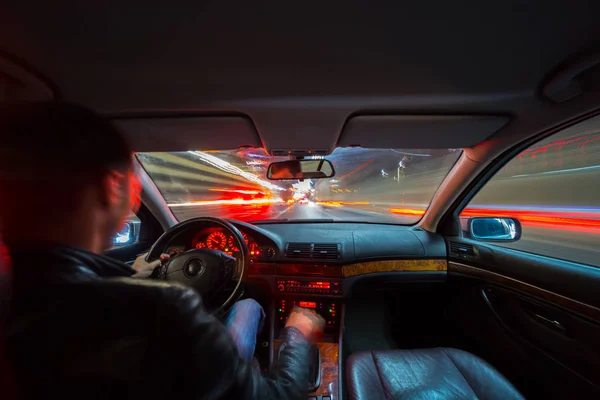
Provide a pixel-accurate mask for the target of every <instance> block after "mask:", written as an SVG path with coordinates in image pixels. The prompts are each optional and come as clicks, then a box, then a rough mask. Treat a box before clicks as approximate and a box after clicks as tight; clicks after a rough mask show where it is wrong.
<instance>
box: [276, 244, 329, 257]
mask: <svg viewBox="0 0 600 400" xmlns="http://www.w3.org/2000/svg"><path fill="white" fill-rule="evenodd" d="M340 247H341V245H339V244H336V243H288V244H287V245H286V247H285V256H286V257H287V258H306V259H313V260H337V259H338V258H340Z"/></svg>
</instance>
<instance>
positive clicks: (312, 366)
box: [277, 343, 321, 393]
mask: <svg viewBox="0 0 600 400" xmlns="http://www.w3.org/2000/svg"><path fill="white" fill-rule="evenodd" d="M285 346H286V344H285V343H281V345H280V346H279V350H278V352H277V358H279V354H281V350H283V349H284V348H285ZM307 384H308V392H309V393H310V392H314V391H315V390H317V389H318V388H319V385H320V384H321V351H320V350H319V346H318V345H317V344H312V345H311V346H310V355H309V364H308V382H307Z"/></svg>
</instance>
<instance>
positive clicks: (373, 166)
mask: <svg viewBox="0 0 600 400" xmlns="http://www.w3.org/2000/svg"><path fill="white" fill-rule="evenodd" d="M460 153H461V150H457V149H436V150H399V149H365V148H337V149H335V151H334V152H333V153H332V154H331V155H329V156H327V157H325V158H327V159H328V160H330V161H331V163H332V164H333V165H334V168H335V176H334V177H332V178H329V179H312V180H305V181H298V180H291V181H271V180H268V179H267V178H266V172H267V168H268V166H269V163H271V162H273V161H283V160H286V159H288V158H287V157H272V156H270V155H268V154H267V153H266V152H265V151H264V150H263V149H256V148H252V149H238V150H228V151H188V152H178V153H138V154H137V157H138V159H139V160H140V162H141V163H142V165H143V166H144V168H145V169H146V171H147V172H148V174H149V175H150V177H151V178H152V179H153V181H154V183H155V184H156V186H157V187H158V189H159V190H160V192H161V193H162V195H163V196H164V198H165V201H166V202H167V204H168V205H169V207H170V208H171V211H172V212H173V214H174V215H175V217H176V218H177V219H178V220H179V221H183V220H186V219H188V218H193V217H199V216H216V217H221V218H232V219H237V220H241V221H246V222H257V221H265V220H279V221H281V220H288V221H293V220H321V219H323V220H334V221H344V222H377V223H396V224H413V223H416V222H418V221H419V219H421V217H422V215H423V214H424V213H425V210H426V209H427V207H428V206H429V203H430V201H431V198H432V197H433V195H434V193H435V192H436V190H437V189H438V187H439V185H440V183H441V182H442V180H443V179H444V177H445V176H446V174H447V173H448V172H449V171H450V169H451V168H452V166H453V165H454V163H455V162H456V160H457V159H458V157H459V155H460ZM313 158H318V157H313Z"/></svg>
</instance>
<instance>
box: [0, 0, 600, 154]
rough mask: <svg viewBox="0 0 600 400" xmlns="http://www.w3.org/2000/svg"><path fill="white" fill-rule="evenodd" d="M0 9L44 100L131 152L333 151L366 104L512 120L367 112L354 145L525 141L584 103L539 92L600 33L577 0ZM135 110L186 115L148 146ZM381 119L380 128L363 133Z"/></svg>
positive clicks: (10, 47) (12, 53)
mask: <svg viewBox="0 0 600 400" xmlns="http://www.w3.org/2000/svg"><path fill="white" fill-rule="evenodd" d="M2 8H3V9H2V10H1V11H2V12H1V14H2V17H1V18H2V19H3V21H4V22H3V23H2V25H1V28H0V29H1V30H0V48H1V49H2V50H3V54H4V55H5V56H6V57H7V58H10V59H11V60H18V61H19V62H20V63H21V65H23V66H27V68H29V69H30V70H35V71H36V74H37V76H41V77H44V78H45V80H46V81H47V82H51V85H50V86H51V89H52V90H53V91H54V93H55V95H56V96H59V97H61V98H65V99H68V100H71V101H76V102H80V103H82V104H84V105H86V106H89V107H91V108H93V109H95V110H96V111H99V112H101V113H104V114H106V115H109V116H111V117H113V118H119V119H120V121H123V124H124V125H125V126H126V127H127V126H129V128H128V129H126V130H127V131H131V132H133V133H128V134H129V135H130V136H131V138H132V139H133V143H134V147H135V148H136V150H180V149H184V148H185V147H188V148H189V147H191V146H193V147H194V148H198V146H202V145H203V144H210V143H214V140H215V139H214V138H215V137H220V136H225V138H224V139H223V138H222V143H221V142H219V144H218V145H217V146H215V147H218V148H224V147H236V146H238V145H240V144H249V145H264V146H265V147H266V148H267V149H268V150H272V149H278V148H281V149H294V148H301V147H303V146H304V147H306V143H310V145H311V146H312V147H313V148H316V149H319V148H323V149H326V150H329V151H330V150H331V149H332V148H334V147H335V146H337V145H341V144H344V145H347V144H352V143H349V142H348V140H350V139H348V140H347V141H346V142H344V141H343V137H344V132H343V131H344V129H345V127H347V126H348V125H349V124H348V122H349V121H351V120H352V118H354V117H361V116H365V115H366V116H382V115H383V116H389V115H394V116H398V115H400V116H410V117H415V116H419V115H425V116H426V117H429V116H440V115H450V116H453V117H455V116H465V115H466V116H469V117H470V118H471V117H476V116H481V115H483V116H485V118H492V119H493V118H497V117H500V118H502V119H505V122H506V121H511V123H509V124H505V123H500V122H498V123H497V124H492V125H493V127H491V128H489V129H487V130H484V132H483V133H482V134H480V135H479V136H478V135H475V136H471V137H468V138H466V136H465V135H473V132H477V131H478V130H480V129H482V128H480V127H476V126H475V125H469V124H468V123H467V124H466V125H464V124H463V125H460V124H459V125H458V126H457V125H456V124H454V125H452V124H451V125H452V128H451V129H447V131H445V130H444V129H445V128H444V129H442V132H441V133H440V132H439V129H438V130H436V129H430V130H432V131H435V132H436V134H435V135H430V136H428V134H427V133H425V134H424V135H417V136H419V137H420V138H422V140H420V141H418V143H411V144H410V145H409V146H402V144H403V143H405V142H407V140H408V139H410V138H411V137H413V138H414V137H415V135H414V134H411V132H405V131H407V130H409V129H403V128H406V127H411V126H413V125H410V124H409V125H406V124H405V122H404V125H403V123H400V124H398V121H397V120H396V121H394V122H393V123H394V124H396V125H393V124H392V125H390V124H391V122H389V121H387V122H384V123H383V125H381V121H380V120H378V122H379V125H377V124H374V125H369V124H367V125H366V126H364V127H363V129H362V130H358V132H354V136H353V139H352V140H357V139H355V137H357V138H358V140H360V141H361V143H358V144H360V145H363V146H365V147H377V146H376V145H377V144H382V143H385V145H386V146H390V147H400V148H402V147H424V146H423V143H425V144H427V143H430V145H431V147H436V143H438V142H440V137H442V136H444V135H445V136H444V137H445V138H446V139H447V140H443V141H442V142H443V144H444V146H447V147H470V146H475V145H476V144H477V143H480V142H485V141H486V140H487V139H489V138H490V137H492V135H494V134H496V135H498V134H502V133H503V132H505V131H506V132H508V133H507V135H509V136H510V135H515V134H516V132H519V133H520V135H521V136H519V138H521V139H522V138H523V137H524V136H526V135H528V134H533V133H535V132H537V131H539V130H541V129H543V128H545V127H548V126H552V125H555V124H557V123H560V122H562V121H564V120H566V119H568V118H572V117H574V116H576V115H578V114H581V113H584V112H586V111H589V110H590V108H591V107H592V103H593V101H590V100H591V99H589V98H587V99H585V100H581V99H576V100H577V101H574V102H572V103H571V104H570V105H569V106H567V107H566V108H565V107H563V108H562V109H563V110H565V111H564V112H562V113H561V112H556V107H554V110H553V106H554V105H553V104H551V102H547V101H545V100H544V99H542V98H541V97H540V88H541V85H542V83H543V82H544V81H545V80H546V79H547V78H548V77H549V76H551V74H552V73H553V71H556V70H557V68H560V66H561V65H563V64H564V63H565V62H566V61H568V60H569V59H572V58H573V57H576V56H577V55H578V54H582V53H585V52H587V51H589V50H590V49H593V46H594V45H595V43H596V41H597V39H598V38H600V24H598V23H597V20H596V16H597V15H598V11H600V2H588V1H568V2H567V1H557V2H546V1H539V0H536V1H529V2H522V1H498V2H481V1H468V2H461V3H460V4H458V3H456V2H445V1H439V2H436V3H435V5H432V4H431V3H429V2H385V3H379V4H378V5H377V6H375V5H373V4H369V3H367V2H359V1H346V2H343V3H340V4H328V3H319V4H317V3H315V5H309V4H306V3H301V4H288V3H285V4H284V3H281V2H239V4H238V5H237V6H234V5H232V4H231V3H228V2H210V3H208V2H198V1H183V2H177V3H176V4H174V3H168V2H167V3H165V2H157V1H154V2H152V1H145V2H135V1H132V2H112V1H106V2H99V3H94V4H93V5H89V6H88V5H82V3H81V2H76V1H73V0H69V1H63V2H59V3H56V2H42V3H40V2H33V1H30V0H23V1H20V2H18V3H15V4H13V5H11V6H10V7H8V6H7V5H3V6H2ZM584 97H585V96H584ZM593 100H596V102H595V104H597V100H598V98H597V97H594V98H593ZM140 117H143V118H140ZM148 117H153V118H156V117H170V118H177V119H182V117H188V118H187V119H186V121H185V122H184V123H183V125H185V126H184V128H182V129H181V130H179V131H173V130H171V131H168V129H157V132H155V136H153V139H154V140H153V141H152V142H153V143H154V144H155V147H153V148H151V149H149V148H147V147H144V143H146V144H147V143H149V142H151V141H149V140H144V137H143V135H142V137H139V136H140V134H139V132H140V131H146V130H147V125H148V120H147V118H148ZM190 117H195V118H190ZM196 117H198V118H202V117H204V118H206V117H211V118H212V120H211V121H210V123H209V125H210V126H211V129H208V130H207V132H209V134H192V135H190V131H192V132H201V129H200V128H202V126H204V127H205V128H206V120H203V121H204V122H200V125H197V124H198V121H197V118H196ZM140 120H141V121H140ZM426 120H427V118H426ZM153 121H156V120H155V119H154V120H153ZM153 121H151V122H152V123H153ZM138 122H141V125H139V124H137V123H138ZM163 122H165V121H163ZM166 122H167V123H166V126H167V127H168V126H169V125H174V123H173V119H171V120H167V121H166ZM426 122H427V121H426ZM128 124H129V125H128ZM180 124H181V122H180ZM188 124H191V125H188ZM202 124H204V125H202ZM386 124H387V125H386ZM515 124H517V128H519V127H527V128H528V130H523V129H515V128H514V125H515ZM382 126H383V127H384V128H385V127H388V128H389V129H388V131H389V133H386V134H385V136H386V137H385V138H383V139H385V140H383V139H381V138H380V140H379V141H378V142H369V138H370V137H371V136H372V133H373V131H374V130H377V129H383V128H382ZM174 129H175V128H174ZM383 130H385V129H383ZM423 130H424V131H425V132H427V131H428V129H427V125H425V128H424V129H423ZM463 130H464V131H466V132H467V134H462V133H461V131H463ZM136 132H137V133H136ZM235 132H242V133H237V134H236V133H235ZM236 135H237V136H236ZM436 135H437V136H436ZM440 135H442V136H440ZM178 137H179V138H180V140H178ZM198 137H200V139H198ZM390 137H391V138H392V139H391V140H388V139H389V138H390ZM146 139H147V138H146ZM466 139H468V140H466ZM244 141H245V142H247V143H244ZM362 142H364V143H362ZM365 143H366V145H365Z"/></svg>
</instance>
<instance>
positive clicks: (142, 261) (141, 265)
mask: <svg viewBox="0 0 600 400" xmlns="http://www.w3.org/2000/svg"><path fill="white" fill-rule="evenodd" d="M147 254H148V253H144V254H142V255H140V256H138V258H136V259H135V262H134V263H133V265H132V266H131V268H133V269H134V270H135V275H133V277H134V278H148V277H149V276H150V275H152V271H154V269H155V268H156V267H158V266H160V265H161V264H162V263H165V262H167V261H169V259H170V258H171V256H170V255H168V254H161V255H160V257H159V258H158V259H157V260H154V261H150V262H147V261H146V255H147Z"/></svg>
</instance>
